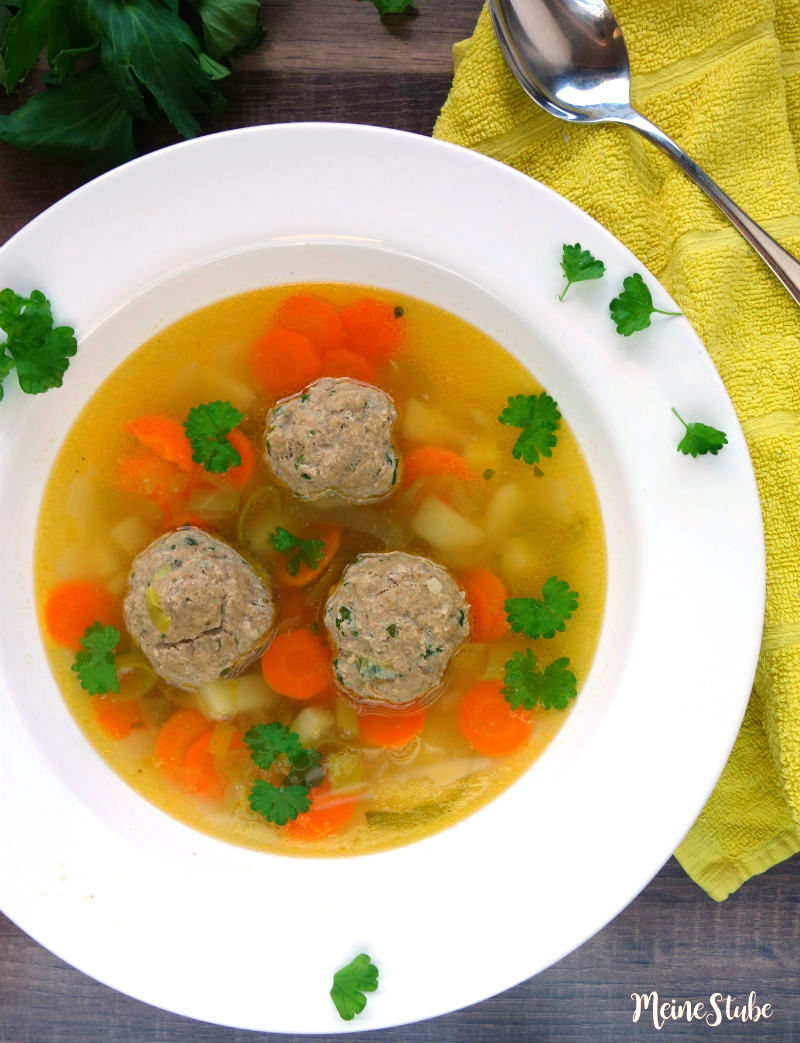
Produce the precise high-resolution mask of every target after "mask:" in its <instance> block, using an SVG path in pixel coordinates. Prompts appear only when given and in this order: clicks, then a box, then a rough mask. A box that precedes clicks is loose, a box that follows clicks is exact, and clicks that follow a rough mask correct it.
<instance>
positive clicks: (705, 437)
mask: <svg viewBox="0 0 800 1043" xmlns="http://www.w3.org/2000/svg"><path fill="white" fill-rule="evenodd" d="M672 412H673V413H674V414H675V416H676V417H677V418H678V420H680V422H681V423H682V424H683V426H684V427H685V428H686V434H685V435H684V436H683V438H682V439H681V440H680V442H678V452H679V453H683V454H684V456H689V455H691V456H705V454H706V453H711V455H712V456H716V455H717V453H718V452H719V451H720V449H722V447H723V446H725V445H727V444H728V437H727V435H726V434H725V432H724V431H718V430H717V429H716V427H709V425H708V424H701V423H698V422H697V421H695V422H694V423H692V424H687V423H686V421H685V420H684V419H683V417H682V416H681V415H680V413H679V412H678V410H677V409H675V407H674V406H673V407H672Z"/></svg>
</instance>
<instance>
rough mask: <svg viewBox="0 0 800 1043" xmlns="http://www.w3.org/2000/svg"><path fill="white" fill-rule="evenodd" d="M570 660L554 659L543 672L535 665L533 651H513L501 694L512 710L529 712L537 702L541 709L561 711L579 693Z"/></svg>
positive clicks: (506, 667) (507, 664) (507, 661)
mask: <svg viewBox="0 0 800 1043" xmlns="http://www.w3.org/2000/svg"><path fill="white" fill-rule="evenodd" d="M568 667H569V659H564V658H562V659H556V660H554V661H553V662H552V663H551V664H550V665H549V666H548V667H546V668H545V670H544V671H541V670H540V669H539V667H538V666H537V665H536V656H535V655H534V654H533V650H532V649H530V648H526V649H525V651H524V653H523V652H515V653H514V654H513V655H512V657H511V658H510V659H508V660H506V665H505V674H504V677H503V688H502V692H503V695H504V696H505V697H506V702H507V703H508V704H509V705H510V706H511V707H512V709H514V710H518V709H519V708H520V706H522V707H524V708H525V709H526V710H532V709H533V708H534V706H536V705H537V703H538V704H539V705H540V706H541V707H542V708H543V709H544V710H550V709H553V708H555V709H556V710H563V709H565V708H566V706H567V704H568V703H569V700H570V699H574V698H575V696H576V695H577V694H578V689H577V680H576V678H575V674H573V673H572V671H571V670H569V669H567V668H568Z"/></svg>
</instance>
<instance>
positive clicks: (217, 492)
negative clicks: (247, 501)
mask: <svg viewBox="0 0 800 1043" xmlns="http://www.w3.org/2000/svg"><path fill="white" fill-rule="evenodd" d="M189 510H190V511H200V512H205V513H206V514H235V513H236V511H238V510H239V493H238V492H236V491H235V490H234V489H202V488H201V489H195V490H193V492H192V493H191V495H190V496H189Z"/></svg>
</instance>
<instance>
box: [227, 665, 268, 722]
mask: <svg viewBox="0 0 800 1043" xmlns="http://www.w3.org/2000/svg"><path fill="white" fill-rule="evenodd" d="M229 683H230V684H232V685H234V686H235V689H236V710H237V712H238V713H242V712H244V711H245V710H261V709H267V708H268V707H270V706H274V705H275V703H277V701H278V696H277V693H275V692H273V690H272V689H271V688H270V687H269V685H268V684H267V682H266V681H265V680H264V678H263V677H262V676H261V674H260V673H258V674H244V675H243V676H242V677H235V678H234V679H233V681H231V682H229Z"/></svg>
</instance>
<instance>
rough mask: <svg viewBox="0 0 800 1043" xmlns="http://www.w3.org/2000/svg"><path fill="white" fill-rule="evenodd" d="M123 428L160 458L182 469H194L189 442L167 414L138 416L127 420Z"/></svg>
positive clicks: (181, 429)
mask: <svg viewBox="0 0 800 1043" xmlns="http://www.w3.org/2000/svg"><path fill="white" fill-rule="evenodd" d="M125 430H126V431H128V432H130V434H132V435H134V436H135V437H136V438H138V439H139V441H140V442H141V443H142V445H143V446H146V447H147V448H148V449H149V450H151V452H153V453H155V454H156V456H158V457H160V459H162V460H166V461H168V462H169V463H171V464H177V465H178V467H180V469H181V470H182V471H187V472H191V471H194V470H195V464H194V463H193V461H192V446H191V443H190V441H189V439H188V438H187V437H186V431H185V430H184V428H183V424H179V423H178V421H177V420H173V419H172V418H171V417H168V416H158V415H156V416H138V417H136V418H135V419H133V420H129V421H128V423H127V424H126V425H125Z"/></svg>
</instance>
